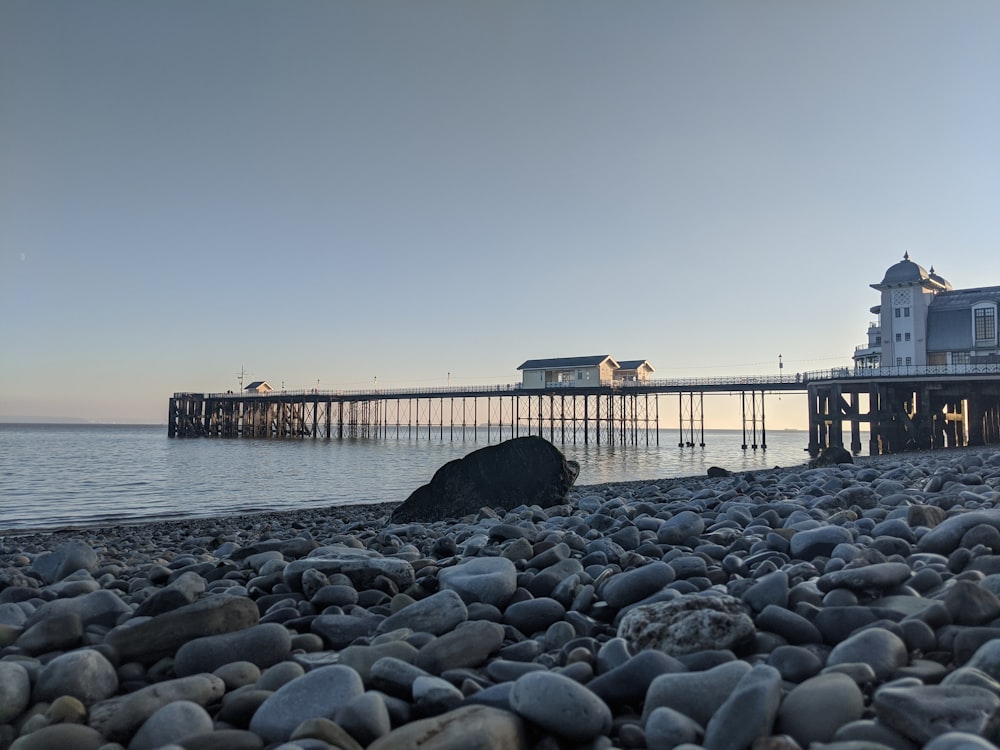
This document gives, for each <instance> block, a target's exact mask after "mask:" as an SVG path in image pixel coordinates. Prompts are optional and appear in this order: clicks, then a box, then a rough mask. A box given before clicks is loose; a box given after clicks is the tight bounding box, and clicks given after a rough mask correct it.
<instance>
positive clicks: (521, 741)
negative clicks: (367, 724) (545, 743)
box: [367, 705, 531, 750]
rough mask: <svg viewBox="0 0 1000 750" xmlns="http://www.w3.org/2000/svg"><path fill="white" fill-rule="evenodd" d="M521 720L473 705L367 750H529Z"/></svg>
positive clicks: (395, 733)
mask: <svg viewBox="0 0 1000 750" xmlns="http://www.w3.org/2000/svg"><path fill="white" fill-rule="evenodd" d="M529 747H531V745H530V744H529V742H528V737H527V731H526V728H525V726H524V722H523V721H522V720H521V718H520V717H519V716H517V715H516V714H514V713H511V712H510V711H504V710H502V709H498V708H493V707H491V706H479V705H470V706H462V707H460V708H456V709H455V710H453V711H449V712H448V713H445V714H441V715H440V716H432V717H431V718H429V719H421V720H419V721H413V722H410V723H408V724H404V725H403V726H401V727H399V728H397V729H395V730H393V731H392V732H390V733H389V734H387V735H385V736H384V737H381V738H379V739H377V740H375V742H373V743H372V744H370V745H369V746H368V747H367V750H400V748H420V750H528V748H529Z"/></svg>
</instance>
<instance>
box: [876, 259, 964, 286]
mask: <svg viewBox="0 0 1000 750" xmlns="http://www.w3.org/2000/svg"><path fill="white" fill-rule="evenodd" d="M914 284H919V285H921V286H927V287H931V288H933V289H950V288H951V284H949V283H948V282H947V281H945V280H944V279H943V278H941V277H940V276H938V275H937V274H934V275H933V276H932V275H931V274H929V273H927V270H926V269H925V268H924V267H923V266H921V265H919V264H918V263H914V262H913V261H912V260H910V254H909V253H903V259H902V260H901V261H899V263H895V264H893V265H891V266H889V268H888V269H887V270H886V272H885V276H883V277H882V281H881V282H879V283H878V284H872V285H871V286H872V288H873V289H879V290H882V289H885V288H887V287H896V286H912V285H914Z"/></svg>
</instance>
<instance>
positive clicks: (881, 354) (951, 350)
mask: <svg viewBox="0 0 1000 750" xmlns="http://www.w3.org/2000/svg"><path fill="white" fill-rule="evenodd" d="M871 286H872V288H873V289H876V290H878V291H879V292H881V293H882V300H881V304H878V305H875V306H874V307H872V308H871V312H873V313H874V314H875V315H877V316H878V320H877V321H875V322H873V323H871V324H869V326H868V343H867V344H864V345H861V346H859V347H857V348H856V349H855V352H854V358H853V359H854V367H855V369H856V370H861V369H870V368H876V367H878V368H888V367H891V368H904V369H905V368H911V367H926V366H935V365H949V366H951V365H992V364H997V363H1000V341H998V336H997V319H998V317H1000V286H990V287H981V288H978V289H953V288H952V286H951V284H950V283H948V281H946V280H945V279H944V278H942V277H941V276H939V275H938V274H936V273H935V272H934V267H933V266H932V267H931V270H930V271H926V270H924V268H923V267H922V266H920V265H918V264H917V263H914V262H913V261H912V260H910V256H909V254H908V253H907V254H905V255H904V256H903V260H901V261H900V262H899V263H896V264H894V265H892V266H890V267H889V269H888V270H887V271H886V272H885V276H884V277H883V278H882V281H881V282H879V283H878V284H872V285H871Z"/></svg>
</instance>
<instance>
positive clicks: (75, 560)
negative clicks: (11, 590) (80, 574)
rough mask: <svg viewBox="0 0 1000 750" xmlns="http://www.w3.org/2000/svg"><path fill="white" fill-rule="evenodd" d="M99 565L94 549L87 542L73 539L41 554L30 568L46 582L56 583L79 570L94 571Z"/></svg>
mask: <svg viewBox="0 0 1000 750" xmlns="http://www.w3.org/2000/svg"><path fill="white" fill-rule="evenodd" d="M98 565H100V560H99V559H98V557H97V553H96V552H94V549H93V548H92V547H91V546H90V545H89V544H87V543H86V542H82V541H80V540H79V539H73V540H71V541H68V542H66V543H64V544H61V545H59V547H57V548H56V549H55V550H54V551H52V552H43V553H42V554H40V555H39V556H38V557H36V558H35V560H34V562H32V564H31V568H30V570H31V571H32V572H33V573H37V574H38V575H39V576H40V577H41V579H42V580H43V581H45V582H46V583H55V582H56V581H60V580H62V579H63V578H66V577H67V576H69V575H71V574H73V573H75V572H76V571H78V570H86V571H87V572H88V573H93V572H94V571H95V570H97V566H98Z"/></svg>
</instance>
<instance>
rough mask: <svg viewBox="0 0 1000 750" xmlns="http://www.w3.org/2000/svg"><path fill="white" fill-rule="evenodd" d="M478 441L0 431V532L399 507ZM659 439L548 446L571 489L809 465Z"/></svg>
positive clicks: (722, 440)
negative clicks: (559, 455) (572, 478)
mask: <svg viewBox="0 0 1000 750" xmlns="http://www.w3.org/2000/svg"><path fill="white" fill-rule="evenodd" d="M476 434H477V435H478V437H477V439H472V434H471V430H470V435H469V436H468V437H467V438H466V439H465V440H461V439H459V438H458V437H456V438H455V439H454V440H451V439H449V437H450V436H449V434H448V432H447V428H446V429H445V431H444V435H443V438H442V437H438V436H433V437H428V436H427V435H422V436H421V437H420V438H419V439H416V438H414V437H400V438H398V439H397V438H395V437H390V438H384V439H383V438H380V439H343V440H329V441H327V440H311V439H305V440H297V439H289V440H249V439H247V440H244V439H224V438H194V439H177V438H174V439H171V438H168V437H167V428H166V426H163V425H82V424H78V425H53V424H0V533H3V532H16V531H18V530H24V531H26V530H29V529H54V528H62V527H74V526H101V525H114V524H120V523H136V522H142V521H154V520H164V519H180V518H191V517H206V516H232V515H239V514H245V513H253V512H260V511H281V510H295V509H300V508H313V507H327V506H332V505H346V504H354V503H373V502H402V501H403V500H405V499H406V498H407V497H408V496H409V494H410V493H411V492H413V490H415V489H417V487H419V486H420V485H422V484H426V483H427V482H428V481H430V479H431V477H432V476H433V475H434V472H435V471H436V470H437V469H438V468H439V467H440V466H441V465H442V464H444V463H446V462H447V461H450V460H452V459H454V458H460V457H462V456H464V455H466V454H467V453H471V452H472V451H474V450H477V449H478V448H482V447H485V446H486V445H488V444H489V443H487V441H486V436H485V432H484V431H478V432H477V433H476ZM659 437H660V441H659V445H655V444H652V445H648V446H647V445H646V444H645V442H643V443H642V444H641V445H627V446H607V445H583V444H580V443H578V444H576V445H573V444H567V445H558V443H557V445H558V447H559V448H560V449H561V450H562V451H563V453H564V454H565V455H566V456H567V458H572V459H575V460H577V461H579V462H580V466H581V469H580V476H579V478H578V479H577V485H590V484H603V483H606V482H619V481H635V480H644V479H664V478H676V477H687V476H698V475H702V476H703V475H704V474H705V472H706V471H707V469H708V468H709V467H710V466H721V467H723V468H726V469H729V470H730V471H734V472H736V471H747V470H753V469H764V468H773V467H774V466H782V467H789V466H798V465H801V464H803V463H805V462H806V461H807V460H808V454H807V453H806V452H805V450H804V449H805V447H806V444H807V442H808V433H807V432H804V431H771V432H768V433H767V435H766V442H767V448H766V449H763V448H761V447H759V446H760V442H761V441H760V439H759V436H758V448H757V450H753V449H751V448H748V449H747V450H745V451H744V450H743V449H742V448H741V445H742V444H743V433H742V431H740V430H733V431H729V430H706V431H705V447H704V448H701V447H693V448H689V447H684V448H680V447H678V445H677V444H678V438H679V434H678V431H677V430H676V429H675V430H661V431H660V436H659ZM750 438H751V436H748V443H749V444H752V443H753V441H752V439H750ZM651 440H653V439H652V438H651ZM699 441H700V439H699ZM494 442H496V435H495V434H494Z"/></svg>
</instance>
